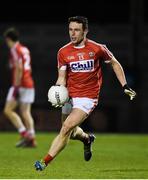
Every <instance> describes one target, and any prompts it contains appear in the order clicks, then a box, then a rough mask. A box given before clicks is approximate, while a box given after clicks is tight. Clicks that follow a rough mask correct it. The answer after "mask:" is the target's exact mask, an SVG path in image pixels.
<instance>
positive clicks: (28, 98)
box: [6, 86, 35, 104]
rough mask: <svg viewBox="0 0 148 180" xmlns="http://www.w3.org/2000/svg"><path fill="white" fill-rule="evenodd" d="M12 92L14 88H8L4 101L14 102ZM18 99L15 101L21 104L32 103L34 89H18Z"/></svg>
mask: <svg viewBox="0 0 148 180" xmlns="http://www.w3.org/2000/svg"><path fill="white" fill-rule="evenodd" d="M13 91H14V87H13V86H12V87H10V89H9V90H8V94H7V98H6V101H12V100H15V98H14V97H13ZM18 93H19V94H18V98H17V99H16V100H17V101H19V102H21V103H30V104H31V103H33V102H34V99H35V89H34V88H23V87H20V88H19V90H18Z"/></svg>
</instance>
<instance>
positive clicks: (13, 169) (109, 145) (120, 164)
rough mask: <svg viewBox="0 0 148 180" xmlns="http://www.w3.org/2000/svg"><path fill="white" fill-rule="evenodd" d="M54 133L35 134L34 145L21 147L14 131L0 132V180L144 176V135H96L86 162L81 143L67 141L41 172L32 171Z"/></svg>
mask: <svg viewBox="0 0 148 180" xmlns="http://www.w3.org/2000/svg"><path fill="white" fill-rule="evenodd" d="M55 136H56V134H55V133H38V134H37V141H38V147H37V148H34V149H28V148H24V149H22V148H15V143H16V141H17V140H18V135H17V134H16V133H0V179H15V178H19V179H23V178H24V179H33V178H34V179H46V178H47V179H125V178H128V179H133V178H134V179H141V178H143V179H148V135H123V134H96V137H97V138H96V141H95V143H94V144H93V158H92V160H91V161H90V162H85V161H84V160H83V146H82V143H81V142H78V141H72V140H71V141H70V142H69V144H68V146H67V147H66V148H65V150H64V151H63V152H62V153H61V154H59V156H57V158H56V159H55V160H54V161H53V162H52V163H51V164H50V165H49V166H48V167H47V168H46V169H45V170H44V171H42V172H38V171H35V169H34V166H33V165H34V162H35V161H36V160H40V159H41V158H42V157H43V156H44V155H45V154H46V153H47V151H48V148H49V145H50V143H51V141H52V139H53V138H54V137H55Z"/></svg>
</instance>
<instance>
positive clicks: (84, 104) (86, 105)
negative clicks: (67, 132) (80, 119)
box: [62, 98, 98, 114]
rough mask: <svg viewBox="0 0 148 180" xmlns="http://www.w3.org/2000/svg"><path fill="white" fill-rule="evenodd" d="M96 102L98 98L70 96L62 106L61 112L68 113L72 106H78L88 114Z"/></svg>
mask: <svg viewBox="0 0 148 180" xmlns="http://www.w3.org/2000/svg"><path fill="white" fill-rule="evenodd" d="M97 104H98V99H90V98H72V99H71V100H70V101H69V102H67V103H65V105H64V106H63V107H62V114H70V112H71V110H72V108H78V109H81V110H82V111H84V112H86V113H87V114H90V113H91V112H92V111H93V110H94V108H95V107H96V106H97Z"/></svg>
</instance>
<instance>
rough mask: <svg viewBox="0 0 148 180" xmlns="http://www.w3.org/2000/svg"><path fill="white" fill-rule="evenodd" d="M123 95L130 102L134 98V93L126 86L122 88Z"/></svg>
mask: <svg viewBox="0 0 148 180" xmlns="http://www.w3.org/2000/svg"><path fill="white" fill-rule="evenodd" d="M123 89H124V93H125V94H126V95H128V96H129V97H130V100H131V101H132V100H133V99H134V98H135V97H136V95H137V94H136V92H135V91H134V90H132V89H131V88H130V87H129V86H128V85H127V84H125V85H124V86H123Z"/></svg>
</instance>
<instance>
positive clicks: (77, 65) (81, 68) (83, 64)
mask: <svg viewBox="0 0 148 180" xmlns="http://www.w3.org/2000/svg"><path fill="white" fill-rule="evenodd" d="M70 68H71V71H72V72H91V71H94V59H88V60H83V61H76V62H71V63H70Z"/></svg>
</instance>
